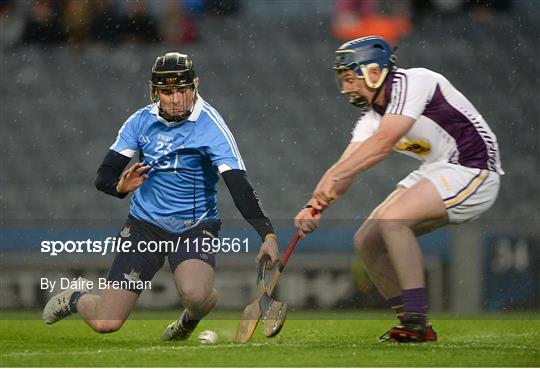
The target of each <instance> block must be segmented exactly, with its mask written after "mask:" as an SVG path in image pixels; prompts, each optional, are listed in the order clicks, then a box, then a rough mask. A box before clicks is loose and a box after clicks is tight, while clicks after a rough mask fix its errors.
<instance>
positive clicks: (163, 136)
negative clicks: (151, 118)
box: [157, 133, 173, 142]
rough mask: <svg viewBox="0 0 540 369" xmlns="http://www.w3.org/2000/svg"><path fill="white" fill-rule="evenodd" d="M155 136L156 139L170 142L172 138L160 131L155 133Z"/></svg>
mask: <svg viewBox="0 0 540 369" xmlns="http://www.w3.org/2000/svg"><path fill="white" fill-rule="evenodd" d="M157 138H158V140H160V141H165V142H171V141H172V140H173V138H172V137H171V136H166V135H164V134H161V133H160V134H158V135H157Z"/></svg>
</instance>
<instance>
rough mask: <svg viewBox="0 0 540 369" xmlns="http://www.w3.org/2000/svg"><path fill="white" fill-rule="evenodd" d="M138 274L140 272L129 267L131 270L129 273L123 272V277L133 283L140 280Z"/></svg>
mask: <svg viewBox="0 0 540 369" xmlns="http://www.w3.org/2000/svg"><path fill="white" fill-rule="evenodd" d="M140 275H141V272H139V271H136V270H135V269H131V272H130V273H129V274H126V273H124V279H126V280H128V281H130V282H133V283H137V282H140V281H141V279H140V278H139V277H140Z"/></svg>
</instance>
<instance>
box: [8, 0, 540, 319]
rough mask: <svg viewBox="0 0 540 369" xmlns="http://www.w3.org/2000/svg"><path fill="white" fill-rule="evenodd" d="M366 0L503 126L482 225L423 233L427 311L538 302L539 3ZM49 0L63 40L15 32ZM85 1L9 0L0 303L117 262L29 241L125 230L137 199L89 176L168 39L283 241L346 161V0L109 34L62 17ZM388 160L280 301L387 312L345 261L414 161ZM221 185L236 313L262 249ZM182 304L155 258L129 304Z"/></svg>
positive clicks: (222, 286) (304, 254) (235, 8)
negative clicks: (150, 274)
mask: <svg viewBox="0 0 540 369" xmlns="http://www.w3.org/2000/svg"><path fill="white" fill-rule="evenodd" d="M104 3H109V2H104ZM171 3H173V2H146V3H145V2H123V1H113V2H110V3H109V6H110V8H109V10H106V11H105V13H104V14H106V15H108V16H110V17H109V18H111V17H112V13H107V11H111V12H112V11H113V10H114V11H115V14H118V15H122V14H124V15H127V16H129V15H130V14H132V13H134V12H143V13H144V12H146V17H147V18H140V19H147V20H150V21H149V23H152V24H155V25H163V24H164V23H165V21H166V19H165V18H166V15H167V14H165V12H164V11H163V10H160V9H159V8H160V7H159V6H158V5H159V4H167V5H170V4H171ZM366 3H372V5H373V4H374V5H373V6H374V8H373V9H372V11H373V12H374V13H375V14H376V15H378V16H381V17H390V18H391V17H393V16H395V15H396V13H395V12H396V9H394V10H392V9H391V8H392V5H393V4H394V5H395V4H397V3H399V4H401V6H399V7H398V8H399V9H397V11H399V12H400V13H399V14H398V15H402V14H403V13H402V12H404V11H406V12H408V14H409V17H408V18H407V19H408V21H410V23H407V24H409V25H410V26H411V29H410V31H409V32H408V33H405V34H401V35H399V36H400V40H399V42H398V46H399V48H398V51H397V55H398V63H399V65H400V66H402V67H405V68H408V67H415V66H422V67H426V68H430V69H432V70H435V71H438V72H441V73H443V74H444V75H445V76H446V77H447V78H449V79H450V81H451V82H452V83H453V84H454V85H455V86H456V87H457V88H458V89H459V90H460V91H462V92H463V93H464V94H465V95H466V96H467V97H468V98H469V99H470V100H471V101H472V103H473V104H475V105H476V107H477V108H478V109H479V111H480V112H481V113H482V114H483V116H484V117H485V118H486V120H487V121H488V122H489V124H490V125H491V127H492V128H493V130H494V131H495V133H496V134H497V136H498V138H499V144H500V147H501V152H502V162H503V167H504V169H505V171H506V173H507V174H506V175H505V176H504V177H503V184H502V187H501V192H500V195H499V199H498V201H497V203H496V204H495V205H494V207H493V208H492V209H491V210H489V211H488V212H487V213H486V214H485V215H484V216H483V217H482V218H481V219H480V220H478V221H475V222H472V223H470V224H467V225H465V226H462V227H459V228H454V227H449V228H446V229H444V230H442V231H440V232H437V233H435V234H433V235H430V236H429V237H427V238H425V239H423V240H422V245H423V247H424V250H425V253H426V272H427V275H428V282H429V295H430V296H429V298H430V303H431V306H432V308H433V309H434V310H445V311H472V312H477V311H482V310H507V309H534V310H538V309H539V307H540V282H539V280H540V274H539V265H540V263H539V257H540V246H539V245H540V243H539V239H540V234H539V227H538V224H539V220H540V199H539V194H538V189H539V184H540V183H539V182H540V181H539V180H540V169H539V168H540V160H539V159H540V158H539V156H540V155H539V154H540V153H539V147H538V145H539V141H540V140H539V134H538V121H539V109H538V104H537V100H538V99H537V96H536V93H537V92H538V87H539V83H538V75H539V68H538V63H537V61H536V57H537V50H538V46H539V41H538V40H539V37H538V30H537V28H536V25H537V24H538V21H539V19H540V15H539V13H540V8H539V6H538V4H537V3H535V2H533V1H531V2H528V1H515V2H511V1H479V2H475V3H479V5H478V9H475V7H474V6H473V5H471V4H470V3H465V5H463V4H462V3H461V2H459V1H456V2H455V3H456V4H458V5H457V6H456V7H455V8H452V9H444V8H438V7H437V3H438V2H436V1H433V2H430V1H413V2H411V4H409V3H407V2H392V1H389V2H385V1H380V2H369V1H368V2H366ZM36 4H37V5H36ZM43 4H46V5H45V6H49V7H50V9H49V10H51V12H50V14H52V18H51V21H50V22H52V20H54V19H56V18H55V17H62V16H63V17H64V21H65V24H64V25H63V26H59V25H58V23H55V24H56V25H53V26H51V27H49V28H54V27H59V28H58V29H60V30H62V29H69V30H70V31H69V32H67V33H66V34H65V35H64V36H63V37H58V39H55V40H53V38H54V37H52V36H50V37H49V36H47V35H58V32H56V31H54V32H52V33H50V34H48V33H46V32H43V33H37V34H36V33H34V34H30V35H28V34H25V27H26V28H28V23H29V20H30V19H32V17H33V16H35V15H36V14H38V13H39V11H42V10H43V9H41V10H40V9H38V10H36V8H39V7H40V6H43ZM73 4H75V5H73ZM82 4H87V3H86V2H83V1H63V2H55V1H50V2H45V3H43V2H42V3H38V2H26V1H21V2H10V1H3V2H2V3H1V6H2V15H3V16H2V20H1V21H2V24H1V26H2V28H1V34H2V40H1V41H2V45H1V46H2V47H1V51H0V53H1V54H0V55H1V59H2V60H1V62H2V65H1V70H0V72H1V74H0V91H1V95H2V97H3V102H2V103H1V104H0V108H1V114H0V118H1V145H2V154H1V155H2V160H1V164H2V175H1V176H0V178H1V179H0V181H1V188H2V190H1V191H2V195H1V202H2V217H1V222H2V224H1V226H2V230H1V232H2V233H1V253H2V255H1V256H2V257H1V279H0V288H1V290H0V307H1V308H9V309H21V308H38V307H41V306H43V303H44V301H46V299H47V297H48V295H47V294H46V293H45V292H44V291H41V290H40V288H39V278H40V277H44V276H47V277H50V278H59V277H60V276H64V277H66V276H67V277H70V276H76V275H79V274H84V275H85V276H86V277H89V278H90V279H92V278H97V277H98V276H102V275H104V274H105V273H106V270H107V267H108V265H109V263H110V257H111V256H110V255H108V256H107V257H100V256H96V255H81V254H76V255H74V254H71V255H62V256H55V257H53V256H47V255H43V254H42V253H40V252H39V243H40V242H41V240H45V239H49V240H51V239H58V240H67V239H74V240H85V239H87V238H92V239H103V238H105V237H106V236H114V235H116V233H117V232H118V230H119V229H120V228H121V226H122V224H123V221H124V219H125V217H126V214H127V211H128V207H129V201H127V200H124V201H119V200H117V199H113V198H111V197H109V196H106V195H104V194H102V193H99V192H97V191H96V190H95V188H94V186H93V180H94V176H95V172H96V169H97V166H98V165H99V163H100V162H101V159H102V157H103V156H104V154H105V152H106V150H107V148H108V147H109V146H110V144H111V143H112V142H113V141H114V138H115V136H116V133H117V131H118V129H119V127H120V126H121V124H122V123H123V122H124V120H125V119H126V118H127V117H128V116H129V115H131V113H132V112H134V111H135V110H137V109H138V108H139V107H141V106H144V105H146V104H148V90H147V89H148V88H147V81H148V79H149V74H150V73H149V71H150V67H151V65H152V63H153V61H154V60H155V57H156V56H157V55H161V54H163V53H165V52H167V51H171V50H177V51H181V52H185V53H188V54H190V55H191V56H192V57H193V60H194V62H195V66H196V70H197V73H198V75H199V76H200V78H201V88H200V93H201V95H202V96H203V97H204V98H205V99H206V100H207V101H209V102H210V103H211V104H213V105H214V107H216V108H217V109H218V111H220V112H221V114H222V115H223V117H224V118H225V121H226V122H227V123H228V124H229V127H230V129H231V130H232V132H233V133H234V134H235V137H236V140H237V143H238V145H239V147H240V150H241V152H242V154H243V158H244V161H245V163H246V166H247V168H248V173H249V176H250V179H251V181H252V182H253V184H254V186H255V187H256V188H257V190H258V192H259V195H260V197H261V199H262V200H263V203H264V207H265V210H266V211H267V213H268V214H269V215H270V217H271V218H272V219H273V220H274V222H275V223H276V225H277V228H278V233H279V236H280V241H281V246H282V248H283V247H284V246H285V244H286V241H287V240H288V238H289V237H290V235H291V234H292V231H293V229H292V227H291V224H292V220H291V217H293V216H294V214H296V211H297V210H298V209H299V208H300V207H301V206H302V205H303V204H304V203H305V201H306V200H307V199H308V198H309V195H310V191H311V190H312V188H313V186H314V185H315V184H316V181H317V180H318V179H319V177H320V175H321V174H322V173H323V172H324V170H325V169H326V168H328V166H329V165H331V164H332V163H333V162H334V161H335V160H336V159H337V157H338V156H339V155H340V153H341V150H342V148H344V147H345V145H346V144H347V142H348V140H349V137H350V131H351V129H352V125H353V122H354V121H355V118H356V116H357V111H355V109H354V108H353V107H352V106H350V105H349V104H347V103H346V101H344V98H343V97H342V96H339V94H338V92H337V89H336V85H335V82H334V76H333V72H332V70H331V65H332V62H333V51H334V49H335V48H336V47H337V46H339V45H340V44H341V43H342V40H340V36H341V35H343V33H342V32H344V31H343V29H342V28H340V22H342V21H343V19H345V18H346V17H347V16H348V15H350V14H347V11H349V12H350V9H348V10H347V7H346V5H347V1H338V2H331V1H301V2H290V1H287V2H285V1H276V2H270V1H244V2H239V1H221V2H220V1H214V2H198V1H185V2H183V3H180V2H178V3H177V2H174V4H178V6H179V7H181V6H183V8H182V9H183V14H182V15H181V16H180V18H179V19H182V20H183V21H184V24H188V25H189V24H190V26H189V27H188V29H187V30H185V29H184V31H182V32H183V33H182V37H181V39H174V38H173V39H171V38H170V37H169V38H168V37H166V36H159V35H155V34H154V33H151V31H144V32H146V33H144V32H143V33H142V34H137V32H139V31H140V30H139V31H137V30H135V31H133V30H131V31H129V32H128V31H126V30H125V29H123V28H122V27H119V28H118V27H113V28H111V29H114V31H110V32H106V33H105V35H104V36H103V35H101V36H95V38H94V39H93V40H91V39H90V36H89V35H90V32H88V33H87V34H85V33H82V34H80V33H78V32H76V31H77V27H75V26H74V25H76V24H77V21H75V22H74V24H72V26H71V28H69V27H68V26H66V24H67V22H68V18H69V17H67V16H66V15H71V16H72V18H75V19H76V20H77V19H79V20H81V19H86V16H85V14H90V13H85V12H84V11H83V10H81V9H79V8H78V7H77V5H79V6H81V5H82ZM96 4H101V2H97V3H96ZM156 4H157V5H156ZM403 4H405V5H404V6H403ZM486 4H487V5H486ZM467 5H468V6H467ZM100 6H101V5H100ZM427 6H429V10H426V9H428V8H426V7H427ZM340 7H341V8H340ZM83 8H87V6H84V7H83ZM100 9H101V8H100ZM344 9H345V10H344ZM85 11H87V12H88V9H86V10H85ZM361 11H366V10H365V9H363V10H361ZM392 11H393V12H394V13H392ZM94 14H99V11H95V13H94ZM137 14H139V13H137ZM351 14H352V13H351ZM383 20H388V19H383ZM50 22H49V23H45V24H49V25H51V24H52V23H50ZM55 22H56V21H55ZM190 22H191V23H190ZM72 23H73V21H72ZM118 24H120V23H118ZM118 24H116V25H118ZM128 24H129V22H128ZM140 25H141V29H147V30H148V29H149V28H145V27H142V26H143V25H144V23H140ZM46 28H47V27H45V29H46ZM128 28H129V27H128ZM150 28H151V27H150ZM158 28H159V27H158ZM55 29H56V28H55ZM17 30H19V31H18V33H17ZM363 31H367V32H368V33H370V32H369V30H366V29H364V30H363ZM130 32H132V33H130ZM152 32H153V31H152ZM149 33H151V34H149ZM111 35H112V36H111ZM115 35H118V37H116V36H115ZM120 35H121V36H120ZM113 36H114V37H113ZM47 37H49V38H47ZM100 37H104V38H100ZM107 37H111V39H107ZM396 37H397V36H396ZM162 39H164V40H162ZM396 156H397V155H392V157H391V158H390V159H388V160H387V161H385V162H384V163H383V164H381V165H380V166H378V167H377V168H374V169H373V170H371V171H369V172H368V173H366V174H365V175H363V176H362V177H361V178H360V179H359V180H358V183H357V184H356V185H355V187H354V188H353V189H352V190H351V191H350V193H348V194H347V197H346V198H345V199H344V200H342V201H341V202H339V203H338V204H336V205H335V206H334V207H333V208H332V209H331V210H330V211H328V213H327V214H326V215H325V221H324V222H323V223H322V225H321V229H320V230H319V231H318V232H317V233H316V234H315V235H313V236H312V237H310V238H309V239H308V240H305V241H302V243H301V244H300V246H299V247H298V252H297V253H295V254H294V255H293V258H292V259H291V262H290V264H289V266H288V271H287V274H285V275H284V277H283V279H282V282H281V287H280V290H279V291H278V296H279V298H280V299H282V300H285V301H287V302H288V303H289V305H290V306H291V307H294V308H340V307H343V308H346V307H352V306H361V307H366V308H374V307H381V306H382V305H381V300H380V298H379V297H378V296H377V294H376V292H375V291H374V290H373V287H372V286H370V285H369V283H367V282H366V279H365V275H364V274H363V273H362V271H361V268H360V267H359V266H358V264H357V262H356V261H355V260H354V258H353V257H352V255H353V253H352V242H351V239H352V235H353V233H354V230H355V228H356V227H358V225H359V224H360V223H361V221H362V219H364V218H365V217H366V216H367V215H368V214H369V211H370V210H371V209H372V208H373V207H374V206H375V205H376V204H377V203H378V202H380V201H381V200H382V199H383V198H384V197H385V195H386V194H387V193H389V192H390V191H391V190H392V189H393V187H394V186H395V183H396V182H397V181H398V180H399V179H401V178H402V177H404V176H405V175H406V174H407V173H408V172H409V171H410V170H412V169H414V168H415V167H416V166H417V165H418V163H417V162H415V161H413V160H410V159H407V158H403V157H396ZM220 186H221V187H220V190H221V191H220V212H221V216H222V218H223V221H224V226H223V233H222V235H223V236H233V237H243V236H244V235H246V234H248V235H249V236H250V237H251V238H250V240H252V242H251V243H250V249H251V251H252V252H251V253H250V254H249V255H223V256H221V255H220V256H219V259H218V269H217V281H216V283H217V288H218V290H219V291H220V297H221V300H220V303H219V307H221V308H224V309H229V308H239V307H241V306H242V305H244V304H245V303H246V302H247V301H249V299H250V298H251V296H253V294H254V287H255V286H254V278H255V272H254V264H253V257H254V250H255V248H258V245H257V244H256V242H257V241H256V237H254V236H253V233H252V232H250V231H249V227H247V226H246V224H245V222H244V221H243V220H241V217H240V216H239V214H238V212H237V210H236V208H235V207H234V205H233V203H232V201H231V199H230V196H229V194H228V192H227V190H226V188H225V187H224V186H223V185H222V184H220ZM353 281H354V282H353ZM177 305H178V298H177V296H176V293H175V291H174V289H173V288H172V283H171V281H170V276H169V272H168V271H167V270H166V268H164V269H163V270H162V272H160V274H158V275H157V276H156V280H155V282H154V289H153V290H152V291H148V292H145V294H143V296H142V297H141V300H140V302H139V307H140V308H171V307H175V306H177Z"/></svg>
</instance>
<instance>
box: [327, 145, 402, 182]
mask: <svg viewBox="0 0 540 369" xmlns="http://www.w3.org/2000/svg"><path fill="white" fill-rule="evenodd" d="M392 146H393V145H392V144H390V143H389V142H388V141H387V140H384V139H382V138H379V137H376V136H372V137H370V138H369V139H367V140H366V141H364V142H363V143H362V144H361V145H360V146H358V147H357V148H356V149H355V150H354V151H353V152H352V153H351V154H350V155H349V156H348V157H347V158H345V159H344V160H341V161H339V162H338V163H336V164H335V165H334V166H332V168H330V169H329V170H328V172H327V173H326V175H329V176H330V178H332V179H333V180H334V181H339V183H340V184H341V182H343V183H344V184H345V183H346V182H350V183H349V184H348V186H347V188H348V187H349V186H350V185H351V184H352V182H353V180H354V178H355V177H356V176H357V175H358V174H359V173H361V172H364V171H366V170H367V169H369V168H371V167H372V166H374V165H375V164H377V163H379V162H381V161H382V160H384V159H385V158H386V157H387V156H388V154H389V152H390V150H391V148H392Z"/></svg>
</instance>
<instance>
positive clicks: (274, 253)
mask: <svg viewBox="0 0 540 369" xmlns="http://www.w3.org/2000/svg"><path fill="white" fill-rule="evenodd" d="M264 254H267V255H268V256H270V261H269V262H268V269H271V268H273V267H274V265H275V264H276V263H277V262H278V261H279V248H278V244H277V239H276V238H275V237H268V236H266V241H264V242H263V244H262V245H261V248H260V249H259V253H258V254H257V258H256V259H255V260H256V261H257V264H258V263H259V262H260V261H261V258H262V256H263V255H264Z"/></svg>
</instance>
